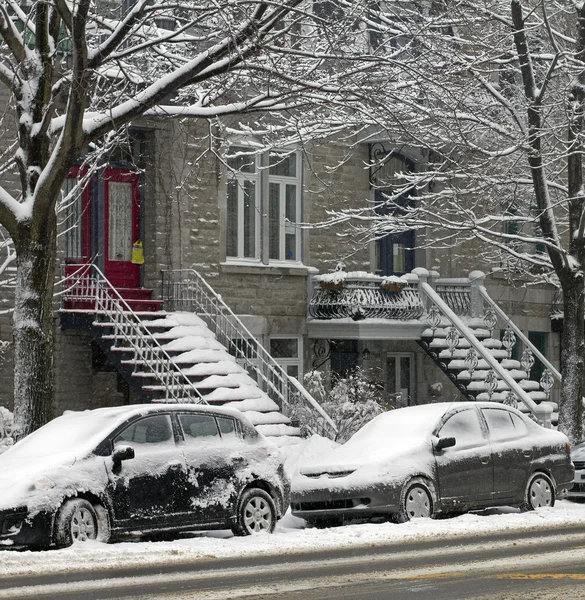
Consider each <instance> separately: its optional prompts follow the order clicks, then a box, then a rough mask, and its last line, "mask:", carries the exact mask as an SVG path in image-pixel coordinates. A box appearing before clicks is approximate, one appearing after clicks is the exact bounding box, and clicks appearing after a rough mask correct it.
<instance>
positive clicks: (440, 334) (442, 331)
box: [422, 325, 491, 340]
mask: <svg viewBox="0 0 585 600" xmlns="http://www.w3.org/2000/svg"><path fill="white" fill-rule="evenodd" d="M450 329H451V326H450V325H449V326H448V327H437V329H435V332H434V333H433V330H432V329H431V328H428V329H424V330H423V332H422V337H423V338H446V337H447V333H448V332H449V330H450ZM472 332H473V334H474V335H475V337H476V338H477V339H479V340H483V339H486V338H490V337H491V333H490V331H489V330H488V329H472Z"/></svg>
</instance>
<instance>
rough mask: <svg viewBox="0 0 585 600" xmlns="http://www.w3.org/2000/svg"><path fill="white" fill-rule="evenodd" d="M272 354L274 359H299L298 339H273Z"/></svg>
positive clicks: (271, 341)
mask: <svg viewBox="0 0 585 600" xmlns="http://www.w3.org/2000/svg"><path fill="white" fill-rule="evenodd" d="M270 354H272V356H273V358H276V359H278V358H298V356H299V340H298V339H296V338H271V340H270Z"/></svg>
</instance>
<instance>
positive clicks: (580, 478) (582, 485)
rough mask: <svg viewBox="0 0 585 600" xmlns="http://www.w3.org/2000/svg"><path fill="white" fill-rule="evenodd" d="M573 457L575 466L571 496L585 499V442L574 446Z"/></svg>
mask: <svg viewBox="0 0 585 600" xmlns="http://www.w3.org/2000/svg"><path fill="white" fill-rule="evenodd" d="M571 458H572V459H573V465H574V467H575V477H574V479H573V486H572V487H571V488H570V489H569V498H574V499H578V498H582V499H585V442H581V443H580V444H577V445H576V446H573V450H572V451H571Z"/></svg>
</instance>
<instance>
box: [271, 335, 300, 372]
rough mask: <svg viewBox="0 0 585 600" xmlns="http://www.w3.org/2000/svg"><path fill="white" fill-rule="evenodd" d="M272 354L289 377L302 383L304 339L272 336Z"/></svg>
mask: <svg viewBox="0 0 585 600" xmlns="http://www.w3.org/2000/svg"><path fill="white" fill-rule="evenodd" d="M270 354H271V356H272V358H274V360H275V361H276V362H277V363H278V364H279V365H280V366H281V367H282V368H283V369H284V370H285V371H286V374H287V375H290V376H291V377H295V378H296V379H298V380H299V381H301V378H302V376H303V368H302V364H303V358H302V357H303V338H302V337H301V336H271V337H270Z"/></svg>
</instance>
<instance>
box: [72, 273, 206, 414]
mask: <svg viewBox="0 0 585 600" xmlns="http://www.w3.org/2000/svg"><path fill="white" fill-rule="evenodd" d="M61 295H62V300H63V301H64V304H65V305H66V304H67V301H69V302H70V303H74V302H79V301H85V302H87V304H88V306H89V307H90V310H92V311H93V313H95V316H96V319H99V321H100V322H101V323H104V324H107V325H108V336H110V337H109V338H108V339H112V342H113V344H114V345H116V344H118V343H122V344H123V345H124V347H125V348H128V349H129V350H130V351H131V352H132V358H131V359H129V360H130V364H133V368H134V371H138V369H141V370H143V371H144V372H146V373H149V374H150V375H151V376H152V377H153V379H154V381H155V382H156V383H155V384H154V385H155V386H156V387H157V389H158V390H159V391H160V392H161V393H162V396H163V397H161V398H158V400H159V401H160V402H193V403H203V404H207V402H206V401H205V399H204V398H203V397H202V395H201V394H200V392H199V391H198V390H197V388H196V387H195V386H194V385H193V383H192V382H191V381H190V380H189V378H188V377H187V376H186V375H185V374H184V373H183V372H182V371H181V368H180V367H179V366H178V365H177V364H176V363H175V362H174V360H173V359H172V357H171V356H170V355H169V354H168V353H167V352H166V351H165V350H164V348H162V347H161V345H160V344H159V342H158V340H157V339H156V338H155V337H154V336H153V335H152V333H151V332H150V331H149V330H148V329H147V327H146V325H145V324H144V322H143V321H142V320H141V319H140V317H138V315H136V314H135V313H134V311H133V310H132V309H131V308H130V306H129V305H128V303H127V302H126V301H125V300H124V299H123V298H122V296H120V294H119V293H118V291H117V290H116V289H115V288H114V287H112V285H111V284H110V282H109V281H108V280H107V279H106V277H105V276H104V274H103V273H102V272H101V271H100V270H99V269H98V268H97V267H96V266H95V265H91V264H85V265H68V266H67V273H66V274H65V275H64V276H63V279H62V291H61Z"/></svg>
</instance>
